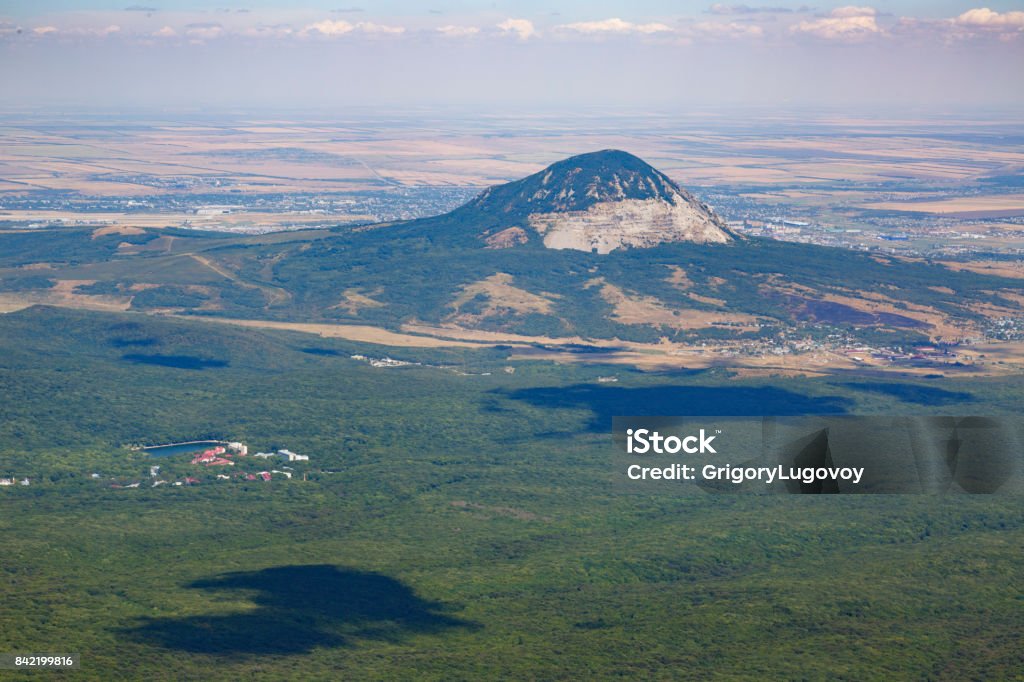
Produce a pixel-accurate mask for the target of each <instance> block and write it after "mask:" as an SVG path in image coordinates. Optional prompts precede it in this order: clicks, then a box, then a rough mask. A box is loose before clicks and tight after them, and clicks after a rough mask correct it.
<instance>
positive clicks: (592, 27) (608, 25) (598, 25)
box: [559, 17, 672, 34]
mask: <svg viewBox="0 0 1024 682" xmlns="http://www.w3.org/2000/svg"><path fill="white" fill-rule="evenodd" d="M559 28H564V29H569V30H570V31H576V32H578V33H590V34H608V33H663V32H666V31H671V30H672V28H671V27H670V26H666V25H665V24H658V23H650V24H634V23H632V22H630V21H623V20H622V19H619V18H618V17H612V18H611V19H602V20H601V21H579V22H576V23H574V24H565V25H563V26H560V27H559Z"/></svg>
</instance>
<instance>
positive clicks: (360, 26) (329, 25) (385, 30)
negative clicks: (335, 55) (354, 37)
mask: <svg viewBox="0 0 1024 682" xmlns="http://www.w3.org/2000/svg"><path fill="white" fill-rule="evenodd" d="M354 32H359V33H363V34H366V35H373V36H385V35H400V34H402V33H405V28H404V27H402V26H388V25H385V24H375V23H373V22H370V21H360V22H359V23H357V24H353V23H351V22H348V21H343V20H341V19H337V20H335V19H324V20H323V21H318V22H316V23H314V24H309V25H308V26H306V27H305V28H304V29H302V30H301V31H300V32H299V35H300V36H303V37H305V36H309V35H312V34H314V33H318V34H320V35H321V36H327V37H329V38H335V37H337V36H343V35H347V34H349V33H354Z"/></svg>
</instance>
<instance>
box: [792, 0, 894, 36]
mask: <svg viewBox="0 0 1024 682" xmlns="http://www.w3.org/2000/svg"><path fill="white" fill-rule="evenodd" d="M876 15H877V12H876V11H875V9H874V8H872V7H854V6H849V7H837V8H836V9H834V10H832V11H831V12H830V13H829V15H828V16H827V17H822V18H820V19H811V20H807V21H801V22H800V23H798V24H794V25H793V26H792V27H791V28H790V30H791V31H793V32H794V33H804V34H807V35H811V36H815V37H816V38H822V39H824V40H841V41H848V42H856V41H859V40H864V39H866V38H869V37H871V36H874V35H880V34H882V33H883V31H882V28H881V27H880V26H879V25H878V23H877V22H876V21H875V16H876Z"/></svg>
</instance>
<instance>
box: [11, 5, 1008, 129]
mask: <svg viewBox="0 0 1024 682" xmlns="http://www.w3.org/2000/svg"><path fill="white" fill-rule="evenodd" d="M986 5H987V6H986ZM986 5H979V4H977V0H974V1H973V2H970V1H969V2H940V3H919V2H890V3H885V4H876V5H873V6H868V5H865V6H847V5H842V4H830V5H822V6H815V7H807V6H803V5H802V4H800V3H793V4H787V3H782V2H777V1H774V2H748V3H708V2H701V3H667V2H641V3H631V4H628V5H627V4H622V3H609V2H600V3H579V2H565V1H563V2H552V3H535V2H531V3H494V4H486V3H480V2H438V3H433V4H432V5H431V6H430V7H429V8H428V7H425V6H423V5H419V6H417V5H416V4H415V3H410V2H382V3H376V2H375V3H364V4H362V5H360V6H350V7H339V6H338V3H334V2H330V3H326V2H311V3H308V4H307V6H306V7H305V8H303V9H295V8H294V7H292V6H289V5H288V4H287V3H282V2H249V3H238V2H219V3H216V4H215V5H213V4H210V5H205V4H204V3H195V2H180V1H176V2H161V3H153V4H152V5H150V4H148V3H147V4H131V3H130V2H129V1H128V0H125V1H124V2H117V3H114V2H89V3H69V2H63V1H60V0H45V1H42V2H37V3H31V4H29V3H25V5H23V6H14V7H5V8H3V9H0V50H2V51H3V52H4V58H3V59H2V60H0V83H2V84H3V88H4V90H5V93H6V95H7V97H6V98H5V99H6V100H7V102H8V104H7V106H8V107H14V108H16V109H20V108H81V109H96V110H119V109H133V108H164V109H167V110H169V111H188V110H206V109H211V110H225V109H275V108H280V109H285V110H287V109H310V110H333V109H337V108H339V107H343V108H351V107H390V108H402V107H409V108H417V107H428V108H437V107H450V108H452V109H455V110H467V111H472V110H489V109H496V108H509V109H520V108H521V109H526V110H529V109H537V110H545V111H560V110H561V111H566V110H575V109H577V108H580V107H615V108H622V107H627V108H636V109H637V110H638V111H643V110H648V109H654V110H659V111H673V110H678V109H679V108H680V107H689V108H707V109H716V110H721V109H722V108H729V107H748V108H750V107H752V108H766V109H782V110H786V109H790V110H793V109H800V108H807V107H812V108H820V109H824V110H827V109H844V108H848V109H851V110H854V111H858V112H871V111H893V110H900V109H905V108H909V109H918V110H923V109H928V108H932V107H934V108H937V109H940V110H944V111H965V110H972V109H973V110H978V109H980V110H987V109H999V110H1006V111H1009V112H1011V113H1012V111H1013V110H1014V108H1016V107H1019V106H1021V104H1024V89H1022V88H1020V87H1019V74H1020V73H1021V71H1022V67H1024V11H1020V9H1019V6H1014V5H1013V4H1012V3H1005V2H999V3H986Z"/></svg>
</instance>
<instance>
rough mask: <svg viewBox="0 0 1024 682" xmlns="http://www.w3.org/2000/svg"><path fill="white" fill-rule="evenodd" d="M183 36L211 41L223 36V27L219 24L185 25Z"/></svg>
mask: <svg viewBox="0 0 1024 682" xmlns="http://www.w3.org/2000/svg"><path fill="white" fill-rule="evenodd" d="M185 35H187V36H188V37H189V38H195V39H198V40H212V39H214V38H219V37H220V36H222V35H224V27H223V26H221V25H220V24H211V23H202V24H187V25H186V26H185Z"/></svg>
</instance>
